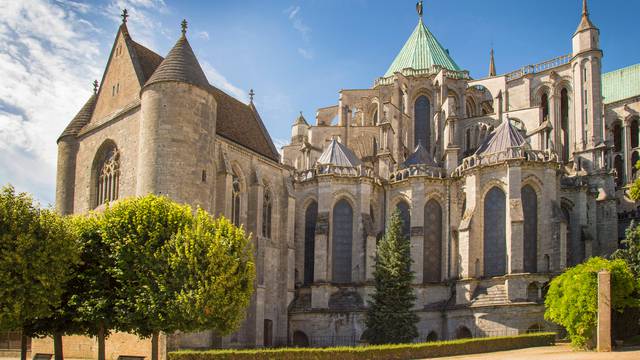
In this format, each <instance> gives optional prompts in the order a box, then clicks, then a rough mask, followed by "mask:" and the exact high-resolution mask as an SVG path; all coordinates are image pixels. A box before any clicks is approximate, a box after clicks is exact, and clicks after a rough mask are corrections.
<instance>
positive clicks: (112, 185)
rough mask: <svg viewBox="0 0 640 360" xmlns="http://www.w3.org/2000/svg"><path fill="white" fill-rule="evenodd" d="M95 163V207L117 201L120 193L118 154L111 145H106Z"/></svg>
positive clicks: (113, 145) (114, 146)
mask: <svg viewBox="0 0 640 360" xmlns="http://www.w3.org/2000/svg"><path fill="white" fill-rule="evenodd" d="M96 160H97V162H96V171H97V173H96V176H95V179H96V183H95V188H96V197H95V198H96V202H95V205H96V206H100V205H102V204H105V203H107V202H110V201H113V200H116V199H118V193H119V191H120V152H119V151H118V148H117V147H116V145H115V144H113V143H108V144H106V145H105V146H104V147H103V148H102V149H101V150H100V151H99V154H98V157H97V159H96Z"/></svg>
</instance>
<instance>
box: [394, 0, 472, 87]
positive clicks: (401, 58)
mask: <svg viewBox="0 0 640 360" xmlns="http://www.w3.org/2000/svg"><path fill="white" fill-rule="evenodd" d="M416 9H417V11H418V14H419V15H420V14H421V13H422V1H420V2H418V4H417V5H416ZM434 65H437V66H441V67H443V68H445V69H449V70H453V71H461V69H460V67H458V65H457V64H456V62H455V61H453V59H452V58H451V56H450V55H449V52H448V51H447V50H445V49H444V47H443V46H442V45H441V44H440V42H438V39H436V38H435V36H433V34H432V33H431V31H429V29H428V28H427V26H425V24H424V22H423V21H422V16H420V19H419V20H418V25H417V26H416V27H415V29H414V30H413V33H412V34H411V36H410V37H409V39H407V42H406V43H405V44H404V46H403V47H402V49H401V50H400V52H399V53H398V55H397V56H396V58H395V59H394V60H393V62H392V63H391V66H389V69H388V70H387V72H386V73H385V74H384V77H389V76H392V75H393V74H394V73H396V72H400V71H402V70H403V69H406V68H412V69H415V70H424V69H431V67H432V66H434Z"/></svg>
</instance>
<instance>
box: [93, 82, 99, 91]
mask: <svg viewBox="0 0 640 360" xmlns="http://www.w3.org/2000/svg"><path fill="white" fill-rule="evenodd" d="M93 93H94V94H97V93H98V80H93Z"/></svg>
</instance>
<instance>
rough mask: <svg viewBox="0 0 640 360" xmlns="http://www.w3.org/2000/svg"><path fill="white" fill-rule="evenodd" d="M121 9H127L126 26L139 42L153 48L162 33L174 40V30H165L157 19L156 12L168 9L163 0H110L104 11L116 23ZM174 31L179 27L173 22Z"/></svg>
mask: <svg viewBox="0 0 640 360" xmlns="http://www.w3.org/2000/svg"><path fill="white" fill-rule="evenodd" d="M122 9H127V12H128V14H129V19H128V21H127V28H128V29H129V31H130V32H131V34H132V35H133V36H134V37H135V40H136V41H137V42H139V43H142V44H145V46H147V47H149V48H151V49H154V48H157V44H156V37H157V35H158V34H163V35H164V36H165V37H166V38H168V39H171V40H173V41H175V40H176V38H175V34H176V32H171V31H168V30H166V29H165V28H164V27H163V25H162V22H160V20H158V17H157V15H158V14H164V13H166V12H167V11H168V8H167V4H165V2H164V0H111V2H110V3H109V4H108V5H107V8H106V11H107V13H108V14H109V17H110V18H111V20H113V22H115V23H116V24H120V23H121V22H122V17H121V14H122ZM175 29H176V31H177V30H178V29H179V27H178V24H175Z"/></svg>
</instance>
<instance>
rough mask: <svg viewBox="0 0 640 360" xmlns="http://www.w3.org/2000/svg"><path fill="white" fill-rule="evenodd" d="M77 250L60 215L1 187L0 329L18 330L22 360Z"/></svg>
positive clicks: (53, 304) (61, 289)
mask: <svg viewBox="0 0 640 360" xmlns="http://www.w3.org/2000/svg"><path fill="white" fill-rule="evenodd" d="M77 249H78V246H77V241H76V238H75V235H74V233H73V232H72V231H71V230H70V228H69V225H68V223H67V221H65V219H64V218H62V217H61V216H59V215H58V214H56V213H55V212H53V211H51V210H41V209H39V208H38V206H36V205H35V204H34V203H33V200H32V199H31V197H30V196H29V195H27V194H25V193H19V194H16V192H15V190H14V188H13V187H11V186H5V187H3V188H2V189H1V190H0V284H2V286H0V329H2V330H9V331H12V330H21V331H22V335H23V339H22V345H21V359H23V360H24V359H26V344H27V341H26V339H27V336H32V335H33V329H32V327H31V326H32V324H33V322H34V321H35V320H37V319H39V318H46V317H49V316H52V315H53V312H54V309H55V308H57V307H59V306H60V304H61V299H62V295H63V292H64V288H65V285H66V283H67V282H68V281H69V279H70V278H71V276H72V268H73V266H74V264H76V263H77V261H78V251H77ZM56 356H57V357H61V356H62V353H61V351H59V352H57V353H56Z"/></svg>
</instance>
